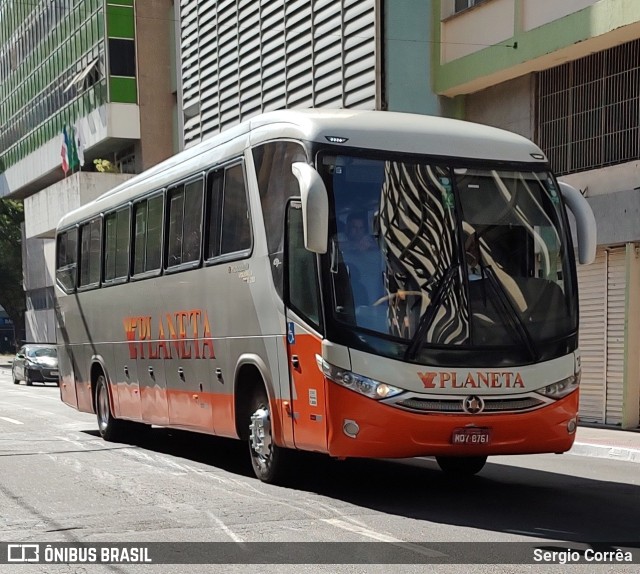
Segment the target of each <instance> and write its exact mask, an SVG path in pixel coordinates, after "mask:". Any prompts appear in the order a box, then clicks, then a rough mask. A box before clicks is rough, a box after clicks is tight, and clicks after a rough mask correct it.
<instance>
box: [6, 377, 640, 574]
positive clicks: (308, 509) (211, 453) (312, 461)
mask: <svg viewBox="0 0 640 574" xmlns="http://www.w3.org/2000/svg"><path fill="white" fill-rule="evenodd" d="M246 450H247V447H246V446H245V445H243V444H240V443H238V442H237V441H230V440H221V439H216V438H213V437H207V436H203V435H196V434H189V433H184V432H175V431H168V430H166V429H154V430H153V431H152V433H151V435H150V436H149V437H148V438H145V439H144V440H142V439H141V440H136V441H134V442H133V443H132V444H119V443H106V442H104V441H103V440H102V439H101V438H99V436H98V433H97V426H96V422H95V417H94V416H93V415H88V414H84V413H78V412H76V411H74V410H73V409H70V408H69V407H67V406H66V405H64V404H62V403H61V402H60V400H59V392H58V388H57V387H55V386H40V385H37V384H36V385H34V386H33V387H26V386H25V385H24V383H23V384H20V385H18V386H16V385H14V384H13V383H12V381H11V378H10V373H9V371H8V370H5V369H0V541H3V542H20V543H31V542H41V543H44V542H52V543H53V542H70V543H76V542H82V543H90V544H98V543H108V542H115V541H120V542H133V543H135V542H139V543H145V542H162V543H168V542H194V541H195V542H209V543H212V542H225V543H227V544H224V545H218V546H215V547H214V548H219V549H221V551H223V550H224V551H228V552H229V555H230V556H237V553H236V554H234V551H235V550H237V549H238V548H241V549H243V551H246V552H249V553H251V552H255V551H256V545H254V544H253V543H269V544H264V545H263V546H261V547H260V548H261V549H262V551H264V552H265V555H266V553H268V552H275V555H276V556H280V558H281V559H282V560H281V561H285V562H286V561H288V560H291V559H292V556H293V557H295V556H297V555H298V554H296V553H298V552H302V554H301V555H302V556H309V553H310V552H311V553H316V558H317V560H318V561H321V562H326V561H328V558H327V554H330V555H331V556H333V557H334V558H330V559H331V560H335V562H337V563H338V564H340V565H332V564H329V565H326V564H325V565H318V564H315V565H314V564H308V565H286V564H285V565H283V564H266V565H244V564H231V565H225V564H222V565H213V566H204V565H180V564H165V565H145V566H140V565H135V566H133V565H96V564H86V565H74V564H70V565H64V564H62V565H50V564H42V565H15V564H5V565H0V572H2V573H4V572H7V573H13V572H47V573H48V572H52V573H67V572H68V573H85V572H87V573H91V572H118V573H121V572H163V573H168V574H172V573H178V572H202V571H207V572H212V571H215V572H255V571H256V570H259V571H260V572H261V573H262V572H294V571H295V572H298V573H299V572H318V571H322V572H337V571H339V572H349V573H350V572H388V571H390V570H391V569H393V570H394V571H397V572H425V571H431V572H452V573H453V572H455V573H462V572H469V571H473V572H527V571H529V570H532V571H533V570H535V571H536V572H541V571H544V572H547V571H548V572H566V571H572V572H581V571H584V572H616V573H618V572H623V573H624V572H636V571H637V569H638V566H637V563H638V562H640V521H639V520H638V517H640V474H639V473H638V466H637V464H633V463H630V462H620V461H615V460H607V459H594V458H586V457H581V456H556V455H535V456H524V457H495V458H493V459H490V460H489V463H488V464H487V466H486V467H485V469H484V470H483V471H482V472H481V473H480V474H479V475H478V476H477V477H474V478H472V479H468V478H467V479H464V480H452V479H450V478H448V477H447V476H446V475H444V474H443V473H441V472H440V470H438V467H437V465H436V463H435V461H433V460H430V459H413V460H403V461H345V462H337V461H331V460H329V459H326V458H324V457H320V456H307V457H302V458H301V459H300V461H299V467H298V468H299V475H298V476H297V477H296V478H295V480H294V482H293V483H292V484H291V485H290V486H288V487H279V486H272V485H267V484H263V483H261V482H259V481H258V480H256V479H255V478H253V477H252V474H251V471H250V467H249V464H248V455H247V452H246ZM319 542H333V543H352V544H344V545H318V544H309V543H319ZM507 542H512V543H513V542H526V543H536V544H537V545H538V546H539V547H540V548H552V547H554V546H561V544H560V543H569V545H570V546H572V547H576V548H581V547H584V545H583V543H585V542H588V543H590V544H591V546H593V543H595V542H600V543H615V544H616V545H622V546H623V547H625V548H631V549H634V550H633V557H634V559H635V561H636V564H635V565H633V564H631V565H621V564H603V565H593V564H588V565H571V566H568V565H559V564H558V565H548V564H543V565H540V564H518V565H515V566H513V565H512V566H509V565H498V566H494V565H492V564H491V563H490V562H491V560H492V556H500V557H502V556H504V553H505V551H506V550H505V549H509V548H510V547H511V546H510V545H508V544H501V543H507ZM305 543H306V544H305ZM363 543H367V544H363ZM443 543H444V544H443ZM479 543H480V544H479ZM565 545H566V544H565ZM595 547H596V548H597V549H598V550H602V549H607V548H608V547H607V546H606V545H605V546H602V545H595ZM166 548H171V547H170V546H166ZM369 551H371V552H373V555H378V554H379V553H381V552H382V553H383V554H385V555H387V556H395V554H394V552H399V553H400V554H398V555H399V556H402V557H403V558H406V556H407V553H414V554H415V557H416V563H419V562H421V561H425V560H426V561H429V560H430V559H431V557H436V558H438V557H440V558H441V561H444V562H447V561H452V562H456V561H457V562H462V564H457V563H452V564H438V565H436V566H425V565H423V564H420V565H418V564H416V565H412V564H405V565H400V566H392V565H377V566H376V565H370V564H343V563H344V562H349V559H353V556H362V557H363V560H366V559H367V552H369ZM331 553H333V554H331ZM252 556H255V555H254V554H252ZM425 557H426V558H425ZM1 559H2V557H0V560H1ZM498 560H499V561H504V559H503V558H498ZM482 562H489V563H486V564H476V563H482ZM469 564H472V565H471V566H470V565H469Z"/></svg>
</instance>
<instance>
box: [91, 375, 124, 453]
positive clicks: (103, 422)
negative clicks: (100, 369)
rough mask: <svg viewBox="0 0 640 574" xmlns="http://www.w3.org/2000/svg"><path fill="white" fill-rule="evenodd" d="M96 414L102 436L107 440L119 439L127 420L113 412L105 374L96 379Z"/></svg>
mask: <svg viewBox="0 0 640 574" xmlns="http://www.w3.org/2000/svg"><path fill="white" fill-rule="evenodd" d="M96 414H97V416H98V430H99V431H100V436H101V437H102V438H103V439H104V440H107V441H117V440H118V439H119V438H120V437H121V436H122V434H123V430H124V427H125V421H121V420H118V419H116V418H114V417H113V415H112V414H111V407H110V406H109V389H108V387H107V379H106V377H105V376H104V375H103V374H100V376H99V377H98V379H97V381H96Z"/></svg>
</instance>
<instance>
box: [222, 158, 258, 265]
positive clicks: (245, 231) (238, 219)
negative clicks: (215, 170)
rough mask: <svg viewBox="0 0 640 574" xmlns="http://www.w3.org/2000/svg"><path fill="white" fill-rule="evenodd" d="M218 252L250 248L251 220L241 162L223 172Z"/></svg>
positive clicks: (232, 251)
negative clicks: (220, 231)
mask: <svg viewBox="0 0 640 574" xmlns="http://www.w3.org/2000/svg"><path fill="white" fill-rule="evenodd" d="M222 202H223V203H222V234H221V235H222V239H221V244H220V254H221V255H224V254H225V253H236V252H238V251H247V250H249V249H251V220H250V219H249V203H248V200H247V189H246V186H245V179H244V170H243V168H242V164H241V163H239V164H236V165H233V166H231V167H229V168H227V169H226V170H225V172H224V195H223V200H222Z"/></svg>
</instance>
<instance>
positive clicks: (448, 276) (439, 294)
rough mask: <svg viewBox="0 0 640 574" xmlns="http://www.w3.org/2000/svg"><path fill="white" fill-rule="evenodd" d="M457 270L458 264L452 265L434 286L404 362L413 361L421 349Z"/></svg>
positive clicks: (405, 354)
mask: <svg viewBox="0 0 640 574" xmlns="http://www.w3.org/2000/svg"><path fill="white" fill-rule="evenodd" d="M458 269H459V264H458V263H456V264H455V265H452V266H451V267H449V269H447V272H446V273H445V274H444V276H443V277H442V279H440V282H439V283H438V285H437V286H436V289H435V292H434V295H433V298H432V299H431V302H430V303H429V305H428V306H427V309H426V310H425V312H424V313H423V314H422V317H420V321H419V323H418V328H417V329H416V332H415V334H414V335H413V338H412V339H411V342H410V343H409V346H408V347H407V350H406V351H405V353H404V360H405V361H411V360H413V359H415V357H416V355H417V354H418V351H419V350H420V348H421V347H422V343H423V341H424V339H425V337H426V336H427V333H428V332H429V328H430V327H431V323H433V320H434V319H435V317H436V313H437V312H438V309H439V308H440V304H441V303H442V298H443V297H444V295H445V293H446V292H447V290H448V289H449V286H450V285H451V281H452V280H453V278H454V277H455V274H456V271H458Z"/></svg>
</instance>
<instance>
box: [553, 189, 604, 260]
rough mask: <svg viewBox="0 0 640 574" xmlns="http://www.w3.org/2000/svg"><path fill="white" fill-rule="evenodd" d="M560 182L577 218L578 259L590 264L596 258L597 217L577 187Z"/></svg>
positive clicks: (562, 190) (567, 202)
mask: <svg viewBox="0 0 640 574" xmlns="http://www.w3.org/2000/svg"><path fill="white" fill-rule="evenodd" d="M558 183H559V184H560V191H561V193H562V197H563V198H564V201H565V203H566V204H567V207H568V208H569V209H570V210H571V213H573V216H574V217H575V218H576V231H577V233H578V261H580V263H581V264H582V265H589V263H593V261H594V260H595V258H596V245H597V230H596V218H595V217H594V215H593V211H592V210H591V206H590V205H589V203H588V202H587V200H586V199H585V198H584V197H583V196H582V194H581V193H580V192H579V191H578V190H577V189H576V188H575V187H573V186H571V185H569V184H568V183H564V182H562V181H560V182H558Z"/></svg>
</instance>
